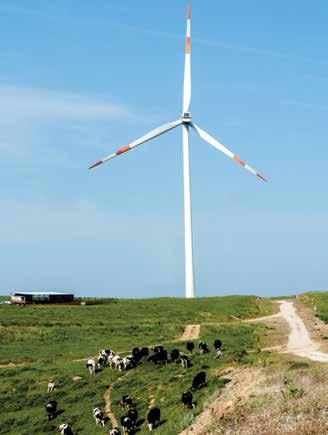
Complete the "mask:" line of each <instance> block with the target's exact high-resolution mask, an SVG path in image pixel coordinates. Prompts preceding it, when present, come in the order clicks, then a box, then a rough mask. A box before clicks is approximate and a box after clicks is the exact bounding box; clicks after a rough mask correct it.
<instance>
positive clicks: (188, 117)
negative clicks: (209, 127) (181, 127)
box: [181, 112, 191, 124]
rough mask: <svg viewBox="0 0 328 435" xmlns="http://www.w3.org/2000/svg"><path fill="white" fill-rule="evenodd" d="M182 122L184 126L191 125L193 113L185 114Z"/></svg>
mask: <svg viewBox="0 0 328 435" xmlns="http://www.w3.org/2000/svg"><path fill="white" fill-rule="evenodd" d="M181 120H182V122H183V124H190V123H191V113H190V112H185V113H183V114H182V118H181Z"/></svg>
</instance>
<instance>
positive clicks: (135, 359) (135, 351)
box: [132, 347, 141, 364]
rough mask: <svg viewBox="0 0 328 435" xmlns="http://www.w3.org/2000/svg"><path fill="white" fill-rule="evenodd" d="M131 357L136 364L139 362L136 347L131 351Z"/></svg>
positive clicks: (139, 358)
mask: <svg viewBox="0 0 328 435" xmlns="http://www.w3.org/2000/svg"><path fill="white" fill-rule="evenodd" d="M132 356H133V359H134V361H135V363H136V364H137V363H138V362H139V361H140V360H141V355H140V349H139V348H138V347H134V348H133V349H132Z"/></svg>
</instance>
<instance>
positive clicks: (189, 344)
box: [186, 341, 195, 353]
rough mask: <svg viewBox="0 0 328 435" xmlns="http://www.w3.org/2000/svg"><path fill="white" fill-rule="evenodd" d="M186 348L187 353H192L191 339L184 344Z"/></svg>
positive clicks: (193, 347) (193, 346)
mask: <svg viewBox="0 0 328 435" xmlns="http://www.w3.org/2000/svg"><path fill="white" fill-rule="evenodd" d="M186 348H187V351H188V352H189V353H192V352H193V350H194V349H195V345H194V343H193V342H192V341H190V342H188V343H187V344H186Z"/></svg>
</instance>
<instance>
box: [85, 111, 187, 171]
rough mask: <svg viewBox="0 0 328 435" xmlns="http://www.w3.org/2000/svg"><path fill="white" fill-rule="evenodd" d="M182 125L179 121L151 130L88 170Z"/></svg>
mask: <svg viewBox="0 0 328 435" xmlns="http://www.w3.org/2000/svg"><path fill="white" fill-rule="evenodd" d="M181 124H182V120H181V119H179V120H178V121H174V122H169V123H168V124H164V125H162V126H161V127H158V128H155V130H152V131H151V132H149V133H147V134H146V135H145V136H142V137H141V138H139V139H137V140H135V141H134V142H131V143H130V144H129V145H127V146H125V147H123V148H120V149H119V150H118V151H116V152H115V153H113V154H110V155H109V156H107V157H104V158H103V159H101V160H99V161H98V162H96V163H94V164H93V165H91V166H89V169H93V168H96V167H97V166H100V165H102V164H103V163H106V162H108V160H111V159H113V158H115V157H117V156H120V155H121V154H124V153H126V152H127V151H130V150H131V149H133V148H135V147H137V146H139V145H141V144H143V143H145V142H148V141H149V140H151V139H154V138H155V137H158V136H161V135H162V134H164V133H166V132H168V131H170V130H173V129H174V128H176V127H178V126H179V125H181Z"/></svg>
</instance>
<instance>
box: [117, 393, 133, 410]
mask: <svg viewBox="0 0 328 435" xmlns="http://www.w3.org/2000/svg"><path fill="white" fill-rule="evenodd" d="M120 405H121V406H122V408H126V407H127V408H132V406H133V400H132V399H131V397H130V396H129V395H128V394H126V395H125V396H122V399H121V400H120Z"/></svg>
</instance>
